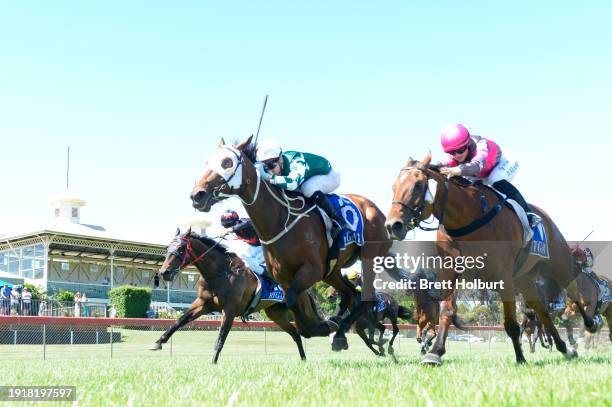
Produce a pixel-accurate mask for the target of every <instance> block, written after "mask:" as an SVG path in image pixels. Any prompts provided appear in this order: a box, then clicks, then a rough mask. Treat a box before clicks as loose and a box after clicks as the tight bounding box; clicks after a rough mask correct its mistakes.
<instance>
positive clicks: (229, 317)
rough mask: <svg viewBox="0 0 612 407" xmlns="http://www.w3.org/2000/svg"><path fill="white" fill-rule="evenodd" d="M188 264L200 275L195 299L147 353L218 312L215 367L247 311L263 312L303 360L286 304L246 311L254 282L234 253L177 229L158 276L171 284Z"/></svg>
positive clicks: (265, 304) (266, 303) (267, 303)
mask: <svg viewBox="0 0 612 407" xmlns="http://www.w3.org/2000/svg"><path fill="white" fill-rule="evenodd" d="M191 264H193V265H194V266H196V268H197V269H198V271H199V272H200V279H199V280H198V281H197V283H196V289H197V298H196V300H195V301H194V302H193V303H192V304H191V307H189V309H188V310H187V311H186V312H185V313H184V314H183V315H182V316H181V317H180V318H178V320H177V321H176V323H175V324H174V325H173V326H172V327H170V328H168V330H167V331H166V332H164V333H163V334H162V335H161V337H160V338H159V339H158V340H157V341H156V342H155V343H154V344H153V345H152V346H151V347H150V348H149V349H150V350H161V349H162V345H163V344H164V343H166V342H168V340H169V339H170V337H171V336H172V334H174V332H176V330H178V329H179V328H181V327H183V326H185V325H186V324H188V323H190V322H192V321H194V320H195V319H197V318H199V317H200V316H202V315H207V314H210V313H212V312H222V313H223V321H222V323H221V329H220V330H219V334H218V336H217V342H216V344H215V349H214V354H213V359H212V362H213V363H215V364H216V363H217V360H219V355H220V354H221V349H223V344H224V343H225V339H226V338H227V335H228V333H229V331H230V330H231V328H232V324H233V322H234V318H235V317H237V316H242V317H243V318H244V317H245V316H246V315H245V314H246V313H247V312H255V311H264V312H265V313H266V315H268V317H270V319H271V320H272V321H274V322H275V323H276V324H277V325H278V326H279V327H280V328H281V329H282V330H283V331H285V332H287V333H288V334H289V335H290V336H291V338H292V339H293V340H294V342H295V343H296V345H297V348H298V351H299V353H300V358H302V360H305V359H306V354H305V353H304V347H303V345H302V338H301V336H300V335H299V334H298V332H297V330H296V329H295V327H294V326H293V325H292V324H291V323H290V322H289V310H288V309H287V305H286V304H285V303H282V302H272V301H263V300H262V301H260V302H259V304H257V306H256V307H255V308H253V309H250V308H251V307H250V305H251V302H252V300H253V298H254V296H255V291H256V290H257V286H258V281H257V277H255V275H254V274H253V272H252V271H251V270H250V269H248V268H247V267H246V265H245V264H244V262H243V261H242V260H241V259H240V258H239V257H238V256H236V255H235V254H234V253H230V252H228V251H227V250H226V249H225V248H224V247H223V246H221V245H220V244H219V242H217V241H215V240H213V239H211V238H209V237H206V236H198V235H197V234H196V233H194V232H192V231H191V228H189V230H188V231H186V232H185V233H182V234H181V233H180V231H179V230H177V231H176V236H175V238H174V239H173V240H172V242H171V243H170V245H169V246H168V249H167V253H166V258H165V260H164V263H163V265H162V266H161V268H160V270H159V274H161V276H162V277H163V279H164V280H165V281H172V280H173V279H174V277H175V276H176V274H177V273H178V272H179V271H180V270H182V269H184V268H185V267H187V266H189V265H191ZM309 299H311V298H310V297H309ZM311 300H312V299H311ZM313 306H314V301H311V302H310V303H308V304H307V306H306V312H307V313H310V312H313V309H314V308H313Z"/></svg>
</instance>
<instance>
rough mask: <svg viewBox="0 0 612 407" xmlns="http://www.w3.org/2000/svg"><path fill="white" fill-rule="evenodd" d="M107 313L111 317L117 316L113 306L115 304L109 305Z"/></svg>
mask: <svg viewBox="0 0 612 407" xmlns="http://www.w3.org/2000/svg"><path fill="white" fill-rule="evenodd" d="M109 314H110V317H111V318H117V308H115V304H113V305H111V308H110V311H109Z"/></svg>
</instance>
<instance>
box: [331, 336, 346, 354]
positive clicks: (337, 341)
mask: <svg viewBox="0 0 612 407" xmlns="http://www.w3.org/2000/svg"><path fill="white" fill-rule="evenodd" d="M348 348H349V346H348V341H347V340H346V338H338V337H334V341H333V342H332V350H333V351H334V352H340V351H341V350H347V349H348Z"/></svg>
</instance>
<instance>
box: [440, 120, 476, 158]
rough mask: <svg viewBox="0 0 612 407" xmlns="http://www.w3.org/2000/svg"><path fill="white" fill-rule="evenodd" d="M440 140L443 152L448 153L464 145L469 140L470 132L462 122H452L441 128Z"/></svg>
mask: <svg viewBox="0 0 612 407" xmlns="http://www.w3.org/2000/svg"><path fill="white" fill-rule="evenodd" d="M440 141H441V142H442V148H443V149H444V152H446V153H450V152H451V151H455V150H458V149H460V148H461V147H463V146H466V145H467V144H468V143H469V142H470V132H469V131H468V129H466V128H465V126H464V125H463V124H453V125H451V126H446V127H445V128H443V129H442V134H440Z"/></svg>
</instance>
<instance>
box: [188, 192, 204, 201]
mask: <svg viewBox="0 0 612 407" xmlns="http://www.w3.org/2000/svg"><path fill="white" fill-rule="evenodd" d="M205 195H206V192H204V191H198V192H196V193H195V195H192V196H191V200H193V201H194V202H200V201H202V200H203V199H204V196H205Z"/></svg>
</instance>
